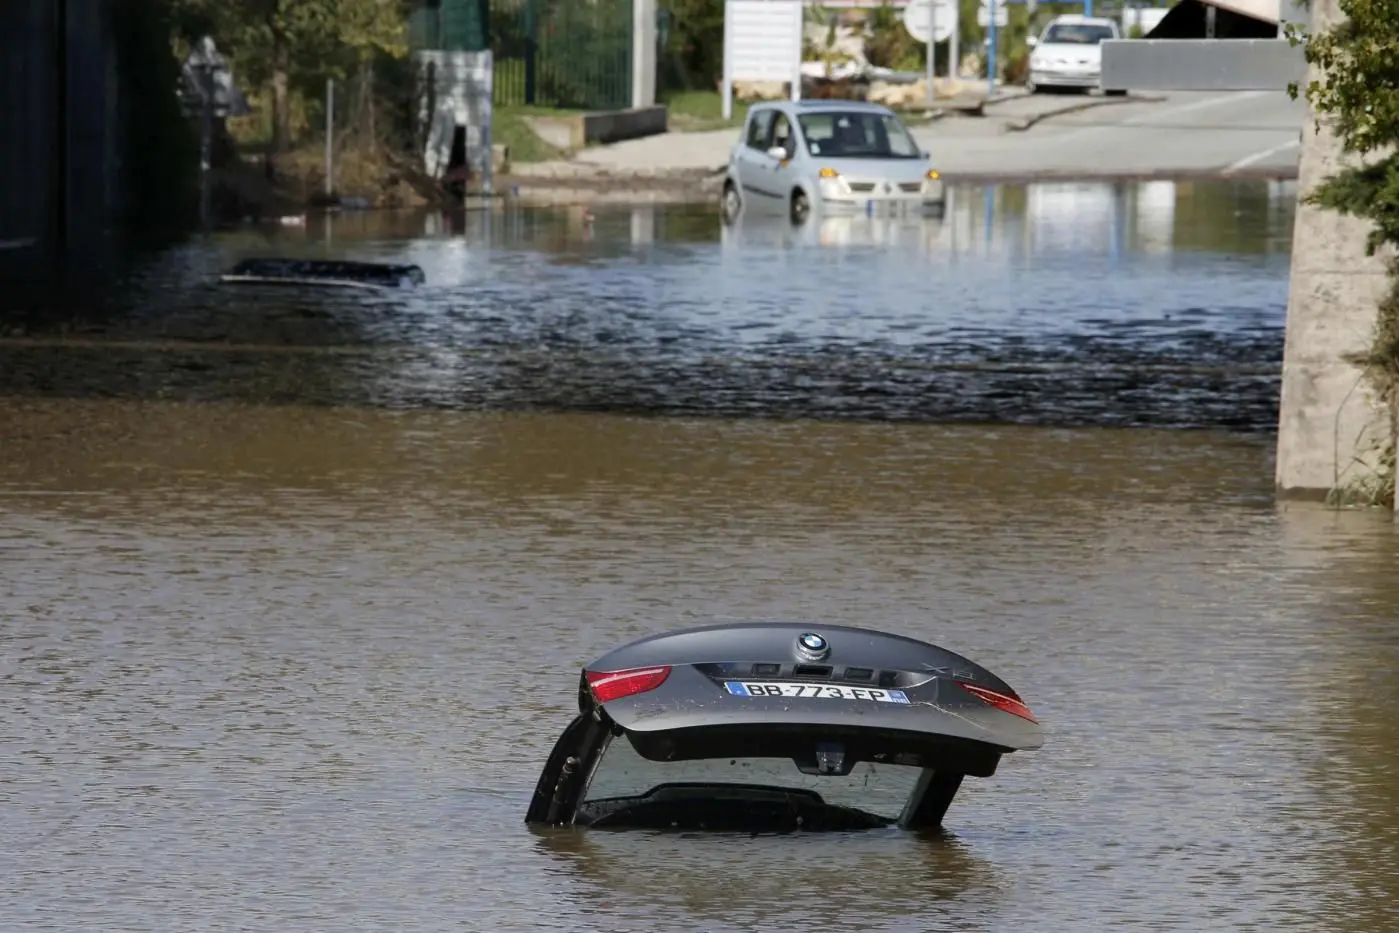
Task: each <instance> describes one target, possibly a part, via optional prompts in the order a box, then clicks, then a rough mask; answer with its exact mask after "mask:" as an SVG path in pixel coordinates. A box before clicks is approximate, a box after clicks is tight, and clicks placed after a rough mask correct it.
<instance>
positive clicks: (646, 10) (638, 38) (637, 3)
mask: <svg viewBox="0 0 1399 933" xmlns="http://www.w3.org/2000/svg"><path fill="white" fill-rule="evenodd" d="M631 9H632V13H631V15H632V28H631V105H632V107H633V109H639V108H641V107H650V106H652V105H654V104H655V103H656V41H657V35H656V0H632V5H631Z"/></svg>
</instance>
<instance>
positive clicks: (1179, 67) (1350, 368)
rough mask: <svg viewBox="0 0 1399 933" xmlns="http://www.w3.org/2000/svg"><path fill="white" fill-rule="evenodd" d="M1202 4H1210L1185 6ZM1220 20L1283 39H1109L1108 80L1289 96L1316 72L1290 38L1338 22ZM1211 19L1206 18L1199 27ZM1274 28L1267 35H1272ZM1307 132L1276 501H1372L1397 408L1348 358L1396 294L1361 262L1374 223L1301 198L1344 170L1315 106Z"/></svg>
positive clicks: (1278, 17)
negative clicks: (1291, 86)
mask: <svg viewBox="0 0 1399 933" xmlns="http://www.w3.org/2000/svg"><path fill="white" fill-rule="evenodd" d="M1187 2H1191V3H1196V4H1198V3H1200V2H1202V0H1187ZM1203 2H1205V3H1207V4H1209V5H1214V6H1218V7H1219V10H1220V15H1221V16H1228V17H1233V18H1235V19H1237V18H1238V17H1240V16H1243V17H1246V18H1251V19H1252V20H1253V24H1252V26H1249V24H1243V28H1240V29H1239V30H1238V31H1239V32H1240V33H1244V34H1247V33H1249V32H1252V33H1253V34H1255V35H1257V34H1258V33H1259V30H1258V29H1257V28H1256V27H1257V26H1258V25H1259V24H1260V23H1261V24H1264V25H1266V24H1268V23H1271V24H1273V26H1274V27H1275V28H1276V30H1277V35H1278V38H1271V39H1269V38H1262V39H1259V38H1252V39H1212V38H1205V37H1204V36H1203V33H1202V34H1201V35H1199V36H1182V37H1178V38H1169V39H1155V38H1153V37H1151V36H1148V37H1147V38H1146V39H1139V40H1122V41H1113V42H1105V43H1104V44H1103V82H1104V84H1105V85H1107V86H1110V87H1125V88H1131V89H1134V90H1215V91H1231V90H1232V91H1248V90H1284V89H1286V87H1287V85H1288V83H1289V82H1290V81H1297V82H1299V84H1300V85H1301V86H1303V87H1305V86H1306V83H1307V82H1308V81H1310V80H1312V79H1315V78H1318V77H1320V75H1319V74H1318V73H1317V70H1316V69H1312V68H1310V67H1309V66H1308V65H1307V64H1306V58H1305V55H1304V52H1303V50H1302V49H1301V48H1300V47H1298V48H1293V47H1291V45H1290V44H1289V43H1288V42H1287V40H1286V39H1285V38H1282V35H1283V32H1284V30H1285V28H1286V26H1287V24H1288V23H1289V22H1295V23H1299V24H1302V25H1304V26H1307V27H1308V28H1309V29H1310V31H1311V32H1313V33H1319V32H1324V31H1326V30H1329V29H1330V28H1331V27H1332V26H1334V25H1335V24H1336V23H1337V22H1339V21H1340V20H1341V18H1342V14H1341V12H1340V8H1339V4H1338V2H1337V0H1310V2H1309V3H1308V2H1306V0H1271V2H1270V0H1203ZM1201 21H1202V22H1203V21H1204V20H1203V19H1202V20H1201ZM1267 31H1269V30H1266V29H1265V30H1264V32H1265V33H1266V32H1267ZM1298 129H1299V131H1300V132H1301V134H1302V146H1301V163H1300V165H1299V178H1298V195H1299V198H1300V199H1303V200H1301V201H1300V203H1299V204H1298V208H1297V220H1296V225H1295V227H1294V229H1293V240H1292V271H1291V279H1290V284H1289V295H1288V306H1287V336H1286V342H1285V348H1284V359H1283V370H1282V394H1281V399H1280V406H1279V417H1278V440H1277V469H1276V476H1275V481H1276V487H1277V491H1278V493H1279V495H1280V496H1283V497H1291V498H1310V499H1322V498H1325V497H1327V496H1328V495H1332V494H1336V493H1342V494H1345V493H1355V494H1358V495H1360V496H1362V497H1363V496H1364V495H1365V494H1366V492H1367V491H1368V490H1372V489H1374V488H1375V487H1377V486H1378V485H1380V484H1381V482H1382V481H1383V480H1385V479H1393V477H1392V476H1390V477H1382V476H1381V475H1380V472H1379V471H1380V470H1381V469H1388V470H1392V469H1393V467H1392V466H1390V467H1387V468H1386V467H1382V465H1381V464H1380V454H1381V451H1382V449H1383V447H1384V446H1385V445H1386V444H1387V442H1388V441H1389V440H1390V438H1391V434H1392V430H1393V429H1392V426H1391V421H1390V416H1389V412H1388V409H1387V407H1386V406H1384V405H1382V404H1381V403H1380V401H1379V400H1378V399H1377V398H1376V396H1375V393H1374V392H1373V391H1372V390H1371V388H1370V385H1369V382H1368V381H1367V379H1366V377H1365V373H1364V372H1363V371H1362V369H1361V368H1360V367H1358V366H1356V365H1355V364H1354V363H1352V362H1351V357H1352V356H1353V355H1354V354H1357V353H1363V352H1364V351H1365V350H1366V349H1368V347H1369V345H1370V341H1371V340H1372V338H1373V336H1374V331H1375V325H1376V312H1377V309H1378V305H1379V301H1380V299H1381V298H1382V297H1383V296H1384V294H1385V292H1386V290H1387V289H1388V288H1389V279H1388V275H1387V270H1386V263H1385V261H1384V259H1383V257H1379V256H1376V257H1367V256H1366V255H1365V239H1366V236H1367V234H1368V232H1369V226H1368V224H1366V223H1365V222H1363V221H1359V220H1356V219H1354V218H1349V217H1343V216H1341V215H1339V214H1337V213H1335V212H1333V211H1330V210H1325V209H1322V208H1319V207H1314V206H1312V205H1310V204H1308V203H1306V202H1305V200H1304V199H1305V197H1306V195H1307V194H1308V193H1310V192H1311V191H1312V190H1313V189H1315V187H1316V185H1317V184H1318V183H1319V182H1320V181H1321V180H1322V179H1324V178H1326V177H1327V176H1328V175H1330V174H1332V173H1333V172H1334V171H1335V170H1336V169H1337V168H1339V167H1340V166H1341V165H1342V164H1344V162H1343V160H1344V157H1343V156H1342V153H1341V147H1340V143H1339V141H1338V140H1337V139H1336V137H1335V136H1334V135H1333V134H1332V133H1331V132H1330V130H1329V128H1328V127H1327V125H1326V124H1325V123H1322V125H1321V126H1320V127H1318V126H1317V120H1316V116H1315V114H1314V113H1313V112H1312V110H1311V108H1310V106H1308V108H1307V119H1306V121H1305V123H1304V125H1303V126H1300V127H1298Z"/></svg>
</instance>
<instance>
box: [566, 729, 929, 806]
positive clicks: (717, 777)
mask: <svg viewBox="0 0 1399 933" xmlns="http://www.w3.org/2000/svg"><path fill="white" fill-rule="evenodd" d="M919 773H920V770H919V769H918V768H914V767H909V766H908V765H892V764H875V763H873V762H860V763H859V764H857V765H855V767H854V769H853V770H852V771H851V772H850V773H849V774H847V775H843V776H836V775H814V774H803V773H802V772H801V771H800V770H798V769H797V766H796V764H795V763H794V762H793V761H792V760H791V759H790V758H707V759H700V760H695V761H649V760H647V759H645V758H642V757H641V756H640V755H639V754H637V752H636V749H634V748H633V747H632V744H631V742H629V741H627V739H626V738H625V737H622V738H616V739H613V740H612V741H611V742H610V743H609V744H608V746H607V748H606V749H605V750H604V751H603V753H602V759H601V760H600V761H599V762H598V765H597V768H596V770H595V771H594V772H593V777H592V780H591V781H590V782H589V784H588V788H587V790H586V791H585V792H584V794H583V801H582V802H583V803H584V804H588V803H595V802H597V801H599V800H611V799H616V798H620V797H637V796H640V795H643V794H645V793H647V792H648V791H650V790H652V789H653V788H655V787H658V786H660V785H663V784H673V783H681V782H703V783H705V784H723V785H750V786H751V785H763V786H769V787H779V788H783V789H785V790H807V791H814V792H815V793H817V794H820V795H821V799H822V800H823V801H824V802H825V803H827V804H830V805H833V806H838V807H851V808H854V809H857V810H862V811H864V812H866V813H870V814H873V815H875V816H879V817H883V818H886V819H896V818H897V817H898V816H899V814H900V813H901V812H902V811H903V807H904V804H905V803H906V802H907V801H908V798H909V797H910V795H911V794H912V793H913V789H914V786H915V785H916V784H917V783H918V776H919Z"/></svg>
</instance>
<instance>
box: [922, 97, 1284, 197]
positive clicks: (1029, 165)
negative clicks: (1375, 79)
mask: <svg viewBox="0 0 1399 933" xmlns="http://www.w3.org/2000/svg"><path fill="white" fill-rule="evenodd" d="M1106 101H1113V102H1111V103H1108V102H1106ZM1106 101H1105V99H1103V98H1098V97H1096V96H1095V97H1077V98H1075V97H1067V96H1064V95H1047V96H1046V95H1035V96H1033V97H1021V98H1015V99H1012V100H1007V101H1004V102H1001V103H996V104H992V105H991V106H989V107H987V109H986V115H985V116H984V117H982V118H948V119H944V120H939V121H937V122H935V123H931V124H928V125H927V126H922V127H918V128H916V129H915V131H914V132H915V135H917V136H918V138H919V140H920V141H921V142H923V143H924V144H925V146H926V148H927V149H928V150H929V151H931V152H932V153H933V155H934V159H935V161H936V162H937V164H938V165H939V166H940V167H941V169H942V171H943V172H944V173H945V174H946V175H948V176H949V177H954V178H955V177H1007V176H1010V177H1015V176H1024V177H1036V176H1065V175H1081V176H1094V177H1102V176H1124V175H1125V176H1133V175H1164V174H1224V175H1230V174H1233V175H1252V176H1257V175H1266V176H1269V177H1291V176H1295V174H1296V171H1297V158H1298V150H1299V140H1300V133H1301V129H1302V124H1303V120H1304V110H1303V105H1302V103H1301V102H1299V101H1293V100H1291V99H1290V98H1289V97H1288V96H1287V94H1286V92H1283V91H1235V92H1229V93H1215V92H1198V91H1190V92H1185V91H1182V92H1177V93H1169V94H1157V95H1154V97H1153V99H1151V100H1148V101H1134V100H1130V99H1128V100H1126V101H1125V102H1124V101H1122V100H1120V99H1113V98H1107V99H1106ZM1090 103H1097V104H1099V105H1098V106H1091V107H1089V109H1084V110H1080V111H1077V112H1067V113H1066V112H1060V113H1057V114H1055V113H1054V112H1055V111H1056V110H1057V111H1062V110H1064V108H1066V107H1072V106H1075V105H1080V106H1081V105H1086V104H1090ZM1036 117H1043V119H1040V120H1039V121H1038V122H1035V123H1034V124H1033V125H1032V126H1030V127H1029V128H1028V129H1025V130H1023V131H1017V129H1016V128H1017V127H1019V126H1023V125H1024V124H1025V123H1027V122H1029V121H1028V120H1027V118H1031V119H1033V118H1036Z"/></svg>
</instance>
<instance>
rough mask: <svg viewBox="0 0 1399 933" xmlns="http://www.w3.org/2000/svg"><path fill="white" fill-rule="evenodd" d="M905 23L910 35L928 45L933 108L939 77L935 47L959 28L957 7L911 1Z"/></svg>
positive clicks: (947, 1)
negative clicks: (934, 91) (935, 84)
mask: <svg viewBox="0 0 1399 933" xmlns="http://www.w3.org/2000/svg"><path fill="white" fill-rule="evenodd" d="M903 21H904V28H905V29H907V30H908V34H909V35H910V36H912V37H913V38H914V39H916V40H917V41H919V42H922V43H924V44H926V45H927V48H928V73H927V81H928V105H929V106H932V103H933V81H934V79H935V78H936V77H937V70H936V68H935V66H934V61H935V60H936V58H935V54H934V46H935V45H936V44H937V43H939V42H946V41H947V40H948V39H950V38H951V37H952V35H953V32H954V31H955V30H956V28H957V7H956V5H955V4H954V3H953V0H910V2H909V4H908V6H906V7H904V15H903ZM951 70H952V69H951V68H949V71H951Z"/></svg>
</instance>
